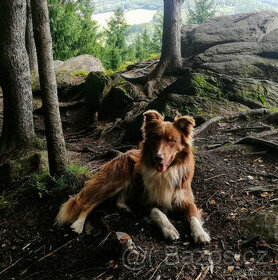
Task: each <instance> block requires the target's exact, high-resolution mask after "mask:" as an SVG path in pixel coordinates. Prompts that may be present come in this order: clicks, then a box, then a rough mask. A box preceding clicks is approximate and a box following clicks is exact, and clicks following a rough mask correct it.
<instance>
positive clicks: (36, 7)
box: [31, 0, 67, 175]
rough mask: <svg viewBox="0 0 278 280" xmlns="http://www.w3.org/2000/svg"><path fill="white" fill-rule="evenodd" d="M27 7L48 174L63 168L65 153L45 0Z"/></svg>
mask: <svg viewBox="0 0 278 280" xmlns="http://www.w3.org/2000/svg"><path fill="white" fill-rule="evenodd" d="M31 7H32V17H33V26H34V35H35V42H36V47H37V54H38V62H39V75H40V85H41V96H42V106H43V110H44V122H45V132H46V140H47V149H48V162H49V169H50V174H51V175H61V174H63V173H64V172H65V171H66V165H67V157H66V148H65V140H64V136H63V130H62V124H61V117H60V112H59V102H58V95H57V83H56V76H55V72H54V67H53V53H52V39H51V34H50V26H49V15H48V7H47V0H31Z"/></svg>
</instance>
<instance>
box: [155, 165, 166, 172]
mask: <svg viewBox="0 0 278 280" xmlns="http://www.w3.org/2000/svg"><path fill="white" fill-rule="evenodd" d="M167 166H168V165H166V164H162V163H157V164H156V165H155V167H156V170H157V172H159V173H162V172H164V171H165V170H166V169H167Z"/></svg>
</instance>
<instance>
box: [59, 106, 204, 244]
mask: <svg viewBox="0 0 278 280" xmlns="http://www.w3.org/2000/svg"><path fill="white" fill-rule="evenodd" d="M194 124H195V123H194V120H193V119H192V118H191V117H188V116H184V117H179V118H176V119H175V121H174V122H173V123H171V122H165V121H164V119H163V117H162V116H161V115H160V114H159V113H158V112H156V111H147V112H146V113H145V114H144V123H143V126H142V132H143V141H142V142H141V144H140V149H138V150H130V151H128V152H126V153H124V154H123V155H120V156H118V157H117V158H115V159H113V160H111V161H109V162H108V163H106V164H105V165H103V166H102V168H101V169H100V171H99V172H97V173H96V174H95V175H94V176H93V177H92V179H90V180H89V181H87V182H86V184H85V186H84V188H83V189H82V190H81V191H80V192H79V193H78V194H77V195H76V196H74V197H72V198H70V199H69V200H68V201H67V202H66V203H64V204H63V205H62V206H61V209H60V212H59V214H58V215H57V217H56V223H57V224H59V225H61V224H64V223H74V222H76V221H77V220H83V221H84V220H85V218H86V216H87V215H88V214H89V213H90V212H91V211H92V210H93V209H94V208H95V207H96V206H97V205H99V204H100V203H102V202H103V201H105V200H106V199H108V198H111V197H114V196H116V195H118V196H119V199H118V202H119V205H121V206H123V205H125V201H126V200H130V201H132V203H133V204H140V207H146V206H150V207H158V208H160V209H162V210H178V211H183V212H184V213H185V217H187V219H188V221H190V219H191V218H192V217H196V218H197V219H198V220H200V219H201V213H200V211H199V210H198V209H197V207H196V205H195V203H194V196H193V193H192V190H191V182H192V178H193V175H194V157H193V153H192V150H191V138H192V133H193V126H194ZM81 228H82V229H83V226H82V227H81ZM201 241H202V240H201Z"/></svg>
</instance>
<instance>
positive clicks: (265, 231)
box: [242, 206, 278, 244]
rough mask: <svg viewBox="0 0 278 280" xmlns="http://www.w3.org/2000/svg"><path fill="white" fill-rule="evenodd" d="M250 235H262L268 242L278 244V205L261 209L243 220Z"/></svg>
mask: <svg viewBox="0 0 278 280" xmlns="http://www.w3.org/2000/svg"><path fill="white" fill-rule="evenodd" d="M242 226H243V227H244V228H246V229H247V230H248V232H249V235H250V237H254V236H258V235H260V236H262V237H263V238H264V239H265V241H266V242H269V243H276V244H278V207H277V206H276V207H274V208H272V209H268V210H264V211H260V212H259V213H257V214H254V215H251V216H250V217H248V218H247V219H246V220H244V221H242Z"/></svg>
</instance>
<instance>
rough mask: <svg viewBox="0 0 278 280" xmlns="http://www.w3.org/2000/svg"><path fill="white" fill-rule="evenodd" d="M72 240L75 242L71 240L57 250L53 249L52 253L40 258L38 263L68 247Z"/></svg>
mask: <svg viewBox="0 0 278 280" xmlns="http://www.w3.org/2000/svg"><path fill="white" fill-rule="evenodd" d="M74 240H76V238H74V239H71V240H70V241H68V242H67V243H65V244H63V245H62V246H60V247H58V248H57V249H55V250H54V251H52V252H50V253H49V254H47V255H45V256H44V257H42V258H40V259H39V260H38V262H41V261H43V260H44V259H46V258H48V257H51V256H52V255H54V254H55V253H57V252H58V251H59V250H61V249H62V248H64V247H66V246H67V245H69V244H70V243H71V242H73V241H74Z"/></svg>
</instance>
